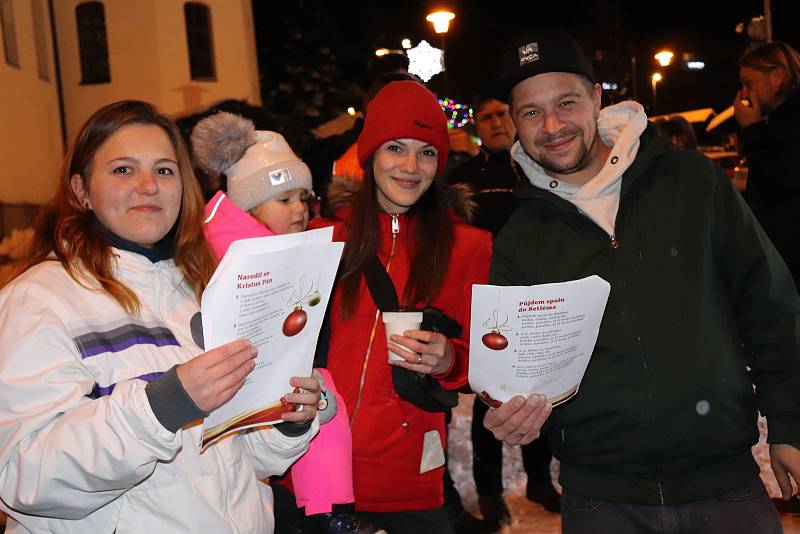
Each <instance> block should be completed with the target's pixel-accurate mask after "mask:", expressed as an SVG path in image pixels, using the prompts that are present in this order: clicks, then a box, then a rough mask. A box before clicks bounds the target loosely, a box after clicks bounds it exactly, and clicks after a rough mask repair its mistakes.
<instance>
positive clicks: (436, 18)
mask: <svg viewBox="0 0 800 534" xmlns="http://www.w3.org/2000/svg"><path fill="white" fill-rule="evenodd" d="M454 18H456V16H455V14H453V13H451V12H449V11H434V12H433V13H429V14H428V16H427V17H425V20H427V21H428V22H431V23H433V29H434V30H435V31H436V33H447V30H448V29H449V28H450V21H451V20H453V19H454Z"/></svg>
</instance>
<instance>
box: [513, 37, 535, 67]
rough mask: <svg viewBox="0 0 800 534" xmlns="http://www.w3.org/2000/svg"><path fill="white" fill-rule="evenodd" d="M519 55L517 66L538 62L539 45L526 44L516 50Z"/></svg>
mask: <svg viewBox="0 0 800 534" xmlns="http://www.w3.org/2000/svg"><path fill="white" fill-rule="evenodd" d="M517 52H518V53H519V66H520V67H521V66H522V65H525V64H527V63H532V62H534V61H539V43H528V44H526V45H523V46H520V47H519V48H518V49H517Z"/></svg>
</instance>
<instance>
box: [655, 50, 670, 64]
mask: <svg viewBox="0 0 800 534" xmlns="http://www.w3.org/2000/svg"><path fill="white" fill-rule="evenodd" d="M674 56H675V54H673V53H672V52H670V51H669V50H662V51H661V52H659V53H657V54H656V55H654V56H653V57H654V58H655V59H656V61H658V64H659V65H661V66H662V67H668V66H669V64H670V63H672V58H673V57H674Z"/></svg>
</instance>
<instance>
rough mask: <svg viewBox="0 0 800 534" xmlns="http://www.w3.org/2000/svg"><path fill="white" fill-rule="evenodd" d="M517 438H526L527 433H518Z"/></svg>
mask: <svg viewBox="0 0 800 534" xmlns="http://www.w3.org/2000/svg"><path fill="white" fill-rule="evenodd" d="M517 436H519V437H521V438H524V437H525V432H517Z"/></svg>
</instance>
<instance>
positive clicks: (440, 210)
mask: <svg viewBox="0 0 800 534" xmlns="http://www.w3.org/2000/svg"><path fill="white" fill-rule="evenodd" d="M373 163H374V155H373V156H370V158H369V159H368V160H367V165H366V169H365V170H364V179H363V181H362V185H361V188H360V189H359V191H358V192H357V193H356V194H355V198H354V200H353V206H352V210H351V211H350V212H349V214H348V215H347V217H346V219H345V226H346V228H347V242H346V243H345V246H344V252H343V254H342V265H341V271H340V272H341V275H340V279H339V283H340V284H341V287H342V305H341V312H342V315H343V316H344V317H348V316H350V315H351V314H352V313H353V312H354V311H355V308H356V303H357V301H358V298H359V290H360V288H361V279H362V275H363V274H364V270H365V269H366V266H367V263H368V262H369V261H370V259H372V257H373V256H374V255H375V254H376V253H377V252H378V246H379V242H380V235H379V224H378V214H379V212H380V206H379V205H378V201H377V198H376V187H375V175H374V170H373ZM444 188H445V183H444V179H443V178H442V175H441V174H439V175H437V176H436V178H434V180H433V183H431V186H430V187H429V188H428V190H427V191H426V192H425V193H424V194H423V195H422V196H421V197H420V198H419V200H418V201H417V202H416V203H415V204H414V205H413V206H411V208H409V210H408V211H407V212H406V216H407V217H409V222H410V223H411V222H412V221H413V225H414V230H413V233H412V234H411V238H410V240H409V249H410V250H409V254H408V256H409V259H410V272H409V276H408V282H407V283H406V287H405V289H404V290H403V294H402V295H401V296H400V299H401V300H400V305H401V306H404V307H409V308H410V307H414V306H415V305H416V304H417V303H418V302H420V301H421V302H422V303H423V304H424V305H428V304H430V303H431V302H432V301H433V300H434V299H435V298H436V297H437V295H438V294H439V290H440V289H441V287H442V282H443V280H444V277H445V275H446V274H447V269H448V264H449V263H450V256H451V253H452V247H453V220H452V219H451V214H450V210H449V207H448V206H449V204H448V202H447V201H446V200H445V198H446V196H445V194H444ZM432 236H435V237H433V238H432Z"/></svg>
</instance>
